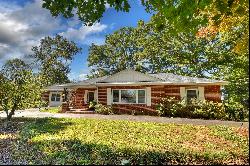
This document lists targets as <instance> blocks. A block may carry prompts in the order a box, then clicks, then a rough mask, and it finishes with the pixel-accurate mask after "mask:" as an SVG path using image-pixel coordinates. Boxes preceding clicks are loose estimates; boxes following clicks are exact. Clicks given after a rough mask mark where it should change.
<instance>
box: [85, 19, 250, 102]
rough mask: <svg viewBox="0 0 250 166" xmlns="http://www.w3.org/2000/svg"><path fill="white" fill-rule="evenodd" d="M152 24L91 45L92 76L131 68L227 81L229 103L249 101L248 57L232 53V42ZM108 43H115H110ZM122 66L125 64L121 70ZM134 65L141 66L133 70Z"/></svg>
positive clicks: (168, 24) (89, 58)
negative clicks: (176, 31)
mask: <svg viewBox="0 0 250 166" xmlns="http://www.w3.org/2000/svg"><path fill="white" fill-rule="evenodd" d="M153 21H154V20H152V21H151V22H149V23H147V24H145V23H144V22H143V21H139V22H138V26H137V27H136V28H129V29H130V30H129V32H131V33H120V32H121V31H124V30H125V29H126V28H123V29H121V30H119V31H117V32H115V33H114V34H112V35H109V36H108V38H109V39H110V38H111V39H112V40H106V42H105V44H104V45H100V46H96V45H92V47H90V52H89V57H88V61H89V66H90V67H92V68H93V71H99V73H98V72H97V73H95V76H98V74H99V76H100V75H106V74H112V73H113V72H117V71H120V70H122V69H124V68H127V67H130V65H132V66H133V65H134V66H133V67H131V68H134V69H136V70H140V71H142V72H145V71H147V72H151V73H155V72H171V73H175V74H181V75H187V76H196V77H207V78H216V79H223V80H228V81H229V82H230V84H229V85H228V86H226V87H225V93H226V94H228V96H229V98H230V100H231V99H233V101H237V102H241V103H243V102H244V101H246V100H247V99H248V96H249V95H248V84H249V83H248V82H249V81H248V68H249V64H248V58H246V57H247V56H239V55H238V54H237V53H236V52H234V51H232V50H233V49H234V48H235V42H234V40H225V41H222V40H221V36H220V34H219V33H218V34H217V35H213V36H210V37H200V36H197V35H196V34H193V33H179V34H175V33H173V31H174V26H172V24H170V23H168V22H166V23H165V25H164V26H162V27H161V28H160V29H159V28H158V27H157V26H156V25H155V24H154V23H153ZM117 33H118V34H119V36H117V35H116V34H117ZM108 38H107V39H108ZM125 39H126V40H125ZM111 41H114V42H113V43H114V44H110V43H112V42H111ZM119 41H122V42H119ZM124 47H125V48H126V49H124ZM127 49H131V50H132V51H129V53H130V54H129V57H130V58H126V55H127V54H124V50H127ZM121 51H123V52H122V53H121ZM125 52H128V51H125ZM122 64H125V65H124V67H123V68H121V67H120V66H122ZM137 64H140V65H141V67H140V68H136V65H137ZM100 73H101V74H100ZM239 73H240V74H239Z"/></svg>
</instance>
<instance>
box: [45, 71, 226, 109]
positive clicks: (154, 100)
mask: <svg viewBox="0 0 250 166" xmlns="http://www.w3.org/2000/svg"><path fill="white" fill-rule="evenodd" d="M227 83H228V82H226V81H221V80H212V79H205V78H196V77H187V76H180V75H175V74H171V73H158V74H144V73H140V72H137V71H134V70H131V69H127V70H123V71H120V72H118V73H115V74H113V75H108V76H104V77H99V78H93V79H88V80H84V81H81V82H77V83H69V84H64V85H54V86H50V87H47V88H46V92H45V93H44V94H43V99H44V100H46V101H48V105H49V106H60V105H61V106H62V112H66V111H70V110H71V111H73V110H78V111H80V110H84V109H86V108H88V104H89V102H91V101H96V102H97V103H101V104H103V105H112V107H113V109H116V110H117V111H118V112H122V113H130V112H131V111H132V110H134V111H141V112H144V113H146V114H154V113H155V112H156V111H155V106H156V105H157V104H158V103H159V102H160V100H161V98H164V97H167V96H169V97H176V98H177V99H180V100H181V99H183V100H188V99H190V98H193V97H195V98H197V99H200V100H212V101H216V102H220V101H221V87H222V86H223V85H226V84H227ZM64 92H67V94H66V95H64V96H67V99H68V102H63V93H64Z"/></svg>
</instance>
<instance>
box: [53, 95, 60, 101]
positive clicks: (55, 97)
mask: <svg viewBox="0 0 250 166" xmlns="http://www.w3.org/2000/svg"><path fill="white" fill-rule="evenodd" d="M60 99H61V95H60V94H58V93H52V95H51V101H60Z"/></svg>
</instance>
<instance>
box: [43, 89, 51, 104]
mask: <svg viewBox="0 0 250 166" xmlns="http://www.w3.org/2000/svg"><path fill="white" fill-rule="evenodd" d="M42 100H43V101H45V102H47V104H48V103H49V91H47V92H43V93H42ZM47 106H48V105H47Z"/></svg>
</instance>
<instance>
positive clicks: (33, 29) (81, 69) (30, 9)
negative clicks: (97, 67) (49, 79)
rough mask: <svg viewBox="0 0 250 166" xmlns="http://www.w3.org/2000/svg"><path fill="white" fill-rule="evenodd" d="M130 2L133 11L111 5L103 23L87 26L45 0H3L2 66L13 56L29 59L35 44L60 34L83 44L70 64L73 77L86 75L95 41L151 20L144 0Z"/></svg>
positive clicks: (0, 6)
mask: <svg viewBox="0 0 250 166" xmlns="http://www.w3.org/2000/svg"><path fill="white" fill-rule="evenodd" d="M130 5H131V9H130V11H129V13H125V12H117V11H115V9H113V8H110V7H108V6H107V10H106V12H105V13H104V15H103V17H102V19H101V21H100V22H99V23H96V24H94V25H93V26H84V24H83V22H81V21H79V20H78V18H77V17H73V18H70V19H65V18H63V17H61V16H60V17H52V16H51V14H50V12H49V11H48V10H47V9H43V8H42V0H0V66H1V65H3V64H4V63H5V62H6V60H9V59H13V58H20V59H23V60H28V59H27V55H30V54H31V53H32V52H31V47H32V46H36V45H39V41H40V40H41V39H42V38H44V37H45V36H55V35H56V34H60V35H62V36H64V37H66V38H67V39H69V40H71V41H74V42H75V43H76V44H77V45H78V46H79V47H81V48H82V51H81V53H79V54H77V55H76V56H75V57H74V59H73V61H72V63H71V65H70V68H71V72H70V74H69V78H70V79H71V80H77V81H79V80H83V79H86V75H87V74H88V73H89V71H90V68H89V67H88V62H87V57H88V49H89V46H90V45H91V44H92V43H95V44H98V45H101V44H103V43H104V41H105V36H106V35H108V34H112V33H113V32H114V31H116V30H119V29H120V28H122V27H125V26H131V27H135V26H136V25H137V22H138V21H139V20H144V21H146V22H147V21H149V20H150V17H151V14H149V13H146V11H145V9H144V7H143V6H142V5H141V4H140V0H130Z"/></svg>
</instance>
